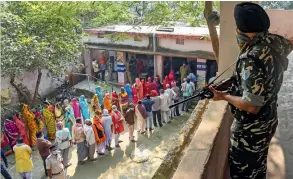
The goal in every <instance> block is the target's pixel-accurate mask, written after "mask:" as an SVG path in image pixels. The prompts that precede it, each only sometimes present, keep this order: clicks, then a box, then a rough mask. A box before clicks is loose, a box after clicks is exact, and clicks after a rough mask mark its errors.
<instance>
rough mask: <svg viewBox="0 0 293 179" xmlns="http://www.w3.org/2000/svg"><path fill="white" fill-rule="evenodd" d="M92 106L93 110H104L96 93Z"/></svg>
mask: <svg viewBox="0 0 293 179" xmlns="http://www.w3.org/2000/svg"><path fill="white" fill-rule="evenodd" d="M91 107H92V111H93V112H102V109H101V106H100V103H99V99H98V95H97V94H95V95H94V97H93V99H92V103H91Z"/></svg>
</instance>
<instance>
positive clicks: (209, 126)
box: [173, 101, 232, 179]
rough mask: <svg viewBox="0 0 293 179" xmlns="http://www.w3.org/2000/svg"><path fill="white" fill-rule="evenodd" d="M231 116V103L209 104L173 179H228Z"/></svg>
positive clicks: (218, 102)
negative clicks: (228, 108) (229, 104)
mask: <svg viewBox="0 0 293 179" xmlns="http://www.w3.org/2000/svg"><path fill="white" fill-rule="evenodd" d="M227 116H229V113H228V110H227V102H225V101H217V102H211V101H210V102H209V104H208V106H207V109H206V110H205V112H204V113H203V114H202V121H201V123H200V125H199V127H198V129H197V130H196V131H195V134H194V136H193V138H192V141H191V142H190V144H189V146H188V148H187V149H186V150H185V152H184V156H183V157H182V160H181V162H180V163H179V166H178V168H177V170H176V172H175V173H174V175H173V179H226V178H224V174H225V173H226V172H225V171H226V170H227V162H226V161H227V160H226V159H227V155H228V150H227V149H228V142H229V128H230V124H231V121H232V118H231V116H229V117H227ZM226 119H227V120H226ZM220 126H221V127H220Z"/></svg>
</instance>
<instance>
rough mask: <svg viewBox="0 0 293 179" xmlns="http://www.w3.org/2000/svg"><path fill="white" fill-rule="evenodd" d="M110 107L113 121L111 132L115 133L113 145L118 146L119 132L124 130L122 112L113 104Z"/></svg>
mask: <svg viewBox="0 0 293 179" xmlns="http://www.w3.org/2000/svg"><path fill="white" fill-rule="evenodd" d="M112 109H113V111H112V112H111V117H112V121H113V133H114V134H115V147H117V148H119V147H120V146H119V137H120V133H122V132H123V131H124V126H123V120H122V114H121V113H120V112H119V111H118V109H117V107H116V106H115V105H113V107H112Z"/></svg>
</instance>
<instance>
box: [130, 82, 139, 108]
mask: <svg viewBox="0 0 293 179" xmlns="http://www.w3.org/2000/svg"><path fill="white" fill-rule="evenodd" d="M131 91H132V98H133V99H132V101H133V103H134V104H137V102H138V94H137V90H136V84H133V85H132V88H131Z"/></svg>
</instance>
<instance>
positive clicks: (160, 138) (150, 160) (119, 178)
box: [8, 113, 190, 179]
mask: <svg viewBox="0 0 293 179" xmlns="http://www.w3.org/2000/svg"><path fill="white" fill-rule="evenodd" d="M189 115H190V113H183V115H182V116H180V117H176V118H174V119H173V120H172V122H171V123H170V124H167V125H165V126H164V127H162V128H156V129H155V131H154V132H153V133H152V134H149V135H141V134H138V133H137V130H136V128H135V134H134V135H135V138H136V139H137V140H138V141H137V142H136V143H132V142H129V139H128V137H129V134H128V129H127V125H125V124H124V127H125V132H124V133H123V134H122V135H121V137H120V139H121V140H122V141H123V142H122V143H120V146H121V148H120V149H114V150H112V151H111V152H110V153H108V154H107V155H106V156H103V157H101V158H99V160H97V161H95V162H86V164H85V165H82V166H78V165H77V153H76V147H75V146H74V147H72V148H71V152H70V153H71V154H70V158H71V163H72V166H70V167H69V168H68V169H67V176H68V178H72V179H97V178H101V179H137V178H140V179H148V178H151V177H152V175H153V174H154V173H155V171H156V170H157V168H158V167H159V165H160V164H161V162H162V160H163V158H164V157H165V156H166V154H167V151H168V149H169V147H170V146H171V145H172V140H174V139H175V138H177V136H178V133H179V131H180V129H181V127H182V126H183V124H184V123H185V122H186V121H187V119H188V117H189ZM113 146H114V138H113V140H112V147H113ZM134 157H135V158H134ZM32 158H33V163H34V168H33V179H45V178H46V177H44V169H43V163H42V160H41V158H40V157H39V154H38V151H34V152H33V154H32ZM141 159H146V160H147V161H146V162H141V163H138V161H139V160H141ZM8 161H9V173H10V174H11V175H12V178H13V179H20V177H19V175H18V174H17V173H16V172H15V165H14V163H15V162H14V155H10V156H9V157H8Z"/></svg>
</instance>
